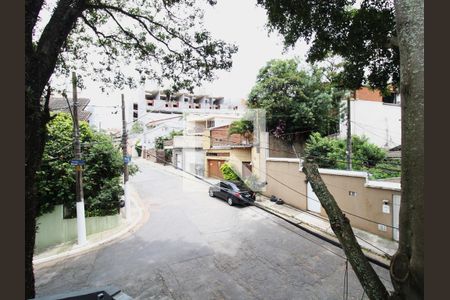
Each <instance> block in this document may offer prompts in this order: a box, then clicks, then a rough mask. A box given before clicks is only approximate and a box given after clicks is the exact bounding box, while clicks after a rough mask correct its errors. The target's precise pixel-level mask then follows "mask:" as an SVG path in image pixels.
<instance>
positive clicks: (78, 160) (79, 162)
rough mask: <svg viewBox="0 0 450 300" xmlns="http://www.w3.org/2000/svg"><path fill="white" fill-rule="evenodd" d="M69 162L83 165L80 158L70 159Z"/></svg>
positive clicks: (74, 164) (73, 164)
mask: <svg viewBox="0 0 450 300" xmlns="http://www.w3.org/2000/svg"><path fill="white" fill-rule="evenodd" d="M70 164H71V165H72V166H82V165H84V160H82V159H72V160H71V161H70Z"/></svg>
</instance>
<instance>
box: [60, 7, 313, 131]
mask: <svg viewBox="0 0 450 300" xmlns="http://www.w3.org/2000/svg"><path fill="white" fill-rule="evenodd" d="M205 7H206V10H205V19H204V24H205V27H206V28H207V29H208V30H209V31H210V32H211V33H212V35H213V37H214V38H218V39H223V40H225V41H226V42H232V43H235V44H236V45H238V47H239V51H238V53H236V54H235V55H234V56H233V68H232V69H231V71H229V72H225V71H219V72H217V75H218V79H217V80H216V81H214V82H212V83H206V84H204V86H203V87H201V88H200V89H197V90H195V91H194V92H197V93H202V94H210V95H213V96H223V97H225V99H227V100H231V101H233V102H234V101H236V102H238V101H239V100H240V99H246V98H247V96H248V94H249V92H250V90H251V88H252V87H253V85H254V84H255V80H256V75H257V73H258V70H259V69H260V68H261V67H263V66H264V65H265V63H266V62H267V61H269V60H271V59H274V58H293V57H298V58H300V59H302V60H303V59H304V58H305V54H306V52H307V49H308V47H307V46H306V44H305V43H304V42H300V43H298V45H297V47H296V48H295V49H293V50H289V51H288V52H287V53H283V45H282V39H281V37H280V36H278V34H277V33H272V34H271V35H270V36H268V31H267V29H266V28H265V24H266V21H267V17H266V12H265V10H264V9H263V8H261V7H257V6H256V0H218V3H217V5H215V6H213V7H211V6H209V5H207V6H205ZM84 80H85V83H86V89H85V90H82V91H80V92H79V95H80V96H82V97H88V98H90V99H91V104H96V105H116V104H119V103H120V93H122V92H125V93H127V91H115V92H112V93H110V94H109V95H107V94H104V93H102V92H101V91H100V89H99V88H98V86H97V85H96V84H95V83H93V82H90V81H89V80H88V78H85V79H84ZM68 82H70V81H68ZM146 88H147V89H155V88H157V87H156V86H151V85H149V84H148V85H146ZM97 110H98V109H97ZM105 110H106V109H105ZM101 114H102V113H100V111H99V110H98V114H97V115H98V116H97V117H101ZM104 115H105V120H104V122H103V124H105V126H107V127H109V126H108V125H106V124H107V123H111V122H113V120H115V119H116V115H114V116H113V115H111V113H110V112H108V113H107V112H106V111H105V113H104ZM108 119H109V120H108ZM114 123H116V121H114ZM111 126H113V125H112V123H111ZM102 127H103V126H102ZM114 127H115V126H114Z"/></svg>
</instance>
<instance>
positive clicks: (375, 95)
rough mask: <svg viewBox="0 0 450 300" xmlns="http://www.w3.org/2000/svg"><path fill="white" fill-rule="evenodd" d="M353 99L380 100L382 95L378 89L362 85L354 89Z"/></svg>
mask: <svg viewBox="0 0 450 300" xmlns="http://www.w3.org/2000/svg"><path fill="white" fill-rule="evenodd" d="M355 99H356V100H366V101H376V102H382V101H383V96H382V95H381V94H380V91H378V90H371V89H369V88H367V87H362V88H360V89H359V90H357V91H355Z"/></svg>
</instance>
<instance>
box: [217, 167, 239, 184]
mask: <svg viewBox="0 0 450 300" xmlns="http://www.w3.org/2000/svg"><path fill="white" fill-rule="evenodd" d="M220 172H222V175H223V178H224V179H225V180H230V181H236V180H239V175H238V174H237V173H236V172H235V171H234V170H233V167H232V166H231V165H230V164H229V163H224V164H223V165H221V166H220Z"/></svg>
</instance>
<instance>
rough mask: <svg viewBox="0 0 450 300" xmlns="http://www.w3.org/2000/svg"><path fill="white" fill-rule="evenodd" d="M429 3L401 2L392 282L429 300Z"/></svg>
mask: <svg viewBox="0 0 450 300" xmlns="http://www.w3.org/2000/svg"><path fill="white" fill-rule="evenodd" d="M423 5H424V4H423V0H397V1H395V12H396V23H397V34H398V40H399V49H400V71H401V76H400V79H401V81H400V90H401V98H402V99H401V100H402V201H401V206H400V240H399V249H398V251H397V253H396V254H395V256H394V257H393V260H392V263H391V278H392V281H393V284H394V286H395V290H396V292H397V293H398V295H399V296H400V297H401V298H403V299H423V297H424V264H423V263H424V228H423V220H424V194H423V192H424V191H423V190H424V23H423V18H424V11H423Z"/></svg>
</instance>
